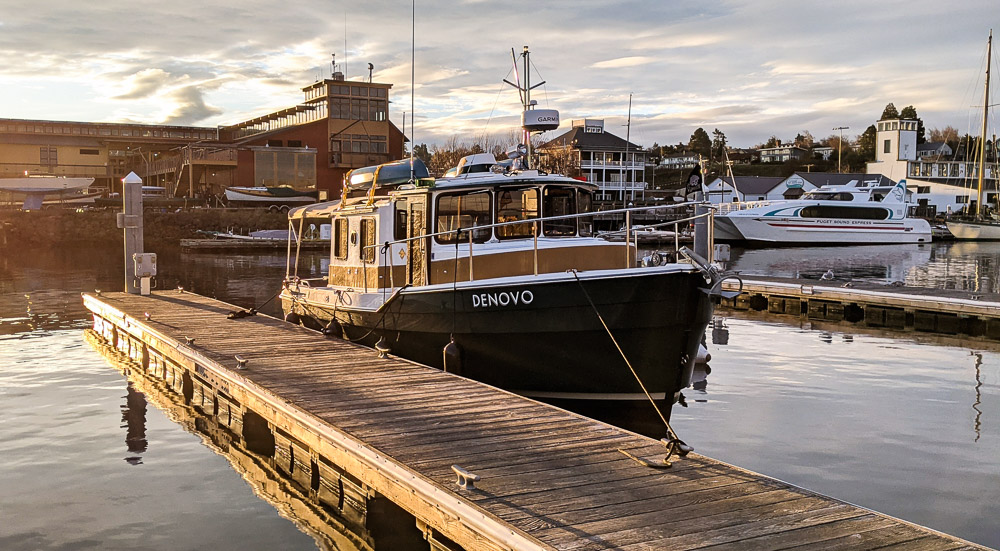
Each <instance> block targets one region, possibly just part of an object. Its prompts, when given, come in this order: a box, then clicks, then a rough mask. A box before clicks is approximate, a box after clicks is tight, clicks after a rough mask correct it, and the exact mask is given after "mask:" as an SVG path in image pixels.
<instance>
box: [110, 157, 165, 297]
mask: <svg viewBox="0 0 1000 551" xmlns="http://www.w3.org/2000/svg"><path fill="white" fill-rule="evenodd" d="M118 227H119V228H121V229H122V230H124V231H125V292H126V293H131V294H133V295H138V294H144V295H148V294H149V282H148V280H147V281H146V285H145V286H146V292H145V293H143V292H142V289H141V286H140V281H139V280H138V278H137V277H136V263H137V260H136V255H137V254H139V253H142V249H143V244H142V178H140V177H139V176H138V175H137V174H136V173H135V172H129V173H128V176H126V177H125V178H124V179H123V180H122V212H120V213H118ZM155 263H156V259H155V257H154V259H153V264H154V269H153V270H154V274H155Z"/></svg>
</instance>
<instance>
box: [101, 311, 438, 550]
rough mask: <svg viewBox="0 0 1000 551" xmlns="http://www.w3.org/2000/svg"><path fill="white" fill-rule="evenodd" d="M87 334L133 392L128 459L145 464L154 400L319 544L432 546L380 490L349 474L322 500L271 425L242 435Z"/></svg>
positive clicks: (125, 412) (127, 406)
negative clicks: (370, 491)
mask: <svg viewBox="0 0 1000 551" xmlns="http://www.w3.org/2000/svg"><path fill="white" fill-rule="evenodd" d="M87 341H88V342H89V343H90V344H91V346H93V347H94V348H95V349H96V350H97V351H99V352H100V353H101V354H103V355H104V356H105V358H106V359H107V361H108V362H109V363H110V364H111V365H112V366H113V367H115V368H116V369H118V370H119V371H120V372H121V373H122V374H123V375H125V377H126V378H127V379H128V394H127V395H126V396H125V403H124V404H123V405H122V406H121V408H122V421H123V424H122V428H124V429H125V447H126V450H127V452H128V455H127V456H126V457H125V458H124V459H125V461H127V462H128V463H130V464H133V465H141V464H142V455H141V454H144V453H146V452H147V447H148V445H149V443H148V442H147V440H146V408H147V402H149V403H151V404H152V405H153V406H155V407H156V408H158V409H160V410H161V411H163V412H164V413H165V414H166V416H167V417H168V418H169V419H170V420H171V421H173V422H174V423H177V424H178V425H180V426H181V427H182V428H183V429H184V430H186V431H187V432H189V433H191V434H195V435H197V436H198V437H200V438H201V440H202V443H203V444H204V445H205V446H206V447H208V448H209V449H211V450H212V451H214V452H215V453H217V454H219V455H221V456H222V457H225V458H226V459H227V460H228V461H229V463H230V464H231V465H232V467H233V469H235V470H236V471H237V472H238V473H239V474H240V476H242V477H243V479H244V480H245V481H246V482H247V484H249V485H250V486H251V487H252V488H253V491H254V494H256V495H257V496H258V497H260V498H262V499H263V500H264V501H266V502H268V503H269V504H270V505H271V506H273V507H274V508H275V509H276V510H277V511H278V514H280V515H281V516H282V517H284V518H287V519H289V520H291V521H292V522H293V523H295V525H296V526H297V527H298V528H299V529H300V530H301V531H302V532H304V533H306V534H308V535H309V536H310V537H312V538H313V539H314V540H315V542H316V546H317V547H318V548H319V549H325V550H356V551H367V550H380V549H386V550H390V549H391V550H396V549H402V550H408V549H414V550H416V549H421V550H426V549H427V548H428V542H427V541H426V540H424V538H423V535H422V532H421V531H420V530H419V529H418V528H417V526H416V522H415V519H414V518H413V517H412V516H410V515H409V514H408V513H406V512H405V511H403V510H402V509H400V508H399V507H398V506H397V505H395V504H393V503H392V502H390V501H389V500H388V499H386V498H384V497H382V496H381V495H376V496H375V497H371V498H369V497H368V496H367V490H366V489H365V488H362V487H361V486H359V485H355V484H352V483H351V481H350V480H348V479H347V478H346V476H347V475H346V474H345V475H344V476H345V478H344V479H342V480H341V481H340V484H339V487H338V485H337V484H334V486H333V491H335V492H336V491H339V492H340V496H339V499H338V500H336V501H337V502H338V504H339V505H340V507H339V508H338V507H336V506H331V505H330V504H326V503H323V502H322V501H321V497H320V492H317V491H310V489H309V488H307V487H305V486H303V485H301V484H300V481H298V480H297V479H295V478H294V477H293V476H290V475H286V474H285V472H284V468H283V466H282V463H281V459H280V457H278V455H279V454H276V453H275V438H274V436H273V435H271V434H270V432H269V431H259V430H257V431H252V430H248V429H245V430H243V431H242V432H243V434H242V435H241V434H237V433H236V432H233V431H231V430H229V429H228V428H226V427H225V426H223V425H221V424H220V423H218V422H216V421H215V418H214V416H213V415H212V412H211V411H203V410H202V409H201V408H200V407H197V406H193V405H191V403H192V402H191V398H190V396H185V395H181V394H178V393H177V392H175V391H174V390H173V389H172V388H171V387H170V386H168V384H167V383H166V382H165V381H162V380H158V379H155V378H153V377H151V376H149V375H147V374H146V373H145V372H144V371H143V370H142V368H141V367H140V366H139V365H138V364H136V363H132V362H129V361H128V360H127V358H125V356H124V355H122V354H121V353H120V352H118V351H117V350H115V349H114V348H112V347H110V346H108V345H106V344H104V342H103V341H102V340H101V338H100V337H98V336H97V334H96V333H93V332H92V331H88V332H87ZM249 415H252V413H249V414H248V415H247V416H249ZM247 424H249V419H248V420H247ZM293 469H294V467H293ZM327 493H329V492H327Z"/></svg>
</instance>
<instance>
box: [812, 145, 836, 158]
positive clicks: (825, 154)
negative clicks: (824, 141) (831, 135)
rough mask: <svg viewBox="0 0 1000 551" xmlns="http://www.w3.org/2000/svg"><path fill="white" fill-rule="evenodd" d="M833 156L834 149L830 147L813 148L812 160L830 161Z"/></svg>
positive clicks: (819, 146) (818, 146)
mask: <svg viewBox="0 0 1000 551" xmlns="http://www.w3.org/2000/svg"><path fill="white" fill-rule="evenodd" d="M832 156H833V148H832V147H830V146H828V145H817V146H816V147H814V148H812V158H813V159H819V160H823V161H829V160H830V157H832Z"/></svg>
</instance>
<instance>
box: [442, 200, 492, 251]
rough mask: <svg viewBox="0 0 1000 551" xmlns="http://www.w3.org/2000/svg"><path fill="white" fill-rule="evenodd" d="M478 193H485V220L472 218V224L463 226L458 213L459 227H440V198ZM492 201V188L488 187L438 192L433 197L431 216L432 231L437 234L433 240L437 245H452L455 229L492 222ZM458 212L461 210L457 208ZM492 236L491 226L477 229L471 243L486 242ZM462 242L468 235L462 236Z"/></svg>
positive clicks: (454, 238) (466, 240) (465, 240)
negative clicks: (432, 213) (486, 201)
mask: <svg viewBox="0 0 1000 551" xmlns="http://www.w3.org/2000/svg"><path fill="white" fill-rule="evenodd" d="M479 194H485V195H486V198H487V199H488V201H489V203H488V206H487V209H486V211H485V212H486V219H485V220H475V219H474V220H473V223H472V224H470V225H468V226H463V225H461V223H462V221H461V214H459V215H458V219H459V227H458V228H454V229H442V228H441V214H440V213H441V200H442V199H449V198H452V197H469V196H472V195H479ZM494 203H495V201H494V197H493V192H492V190H489V189H473V190H464V191H455V192H449V193H440V194H438V195H437V197H435V198H434V218H433V223H434V226H433V227H434V233H437V234H438V235H435V236H434V242H435V243H437V244H439V245H454V244H455V241H456V235H455V233H456V230H459V231H460V230H463V229H465V228H468V227H473V226H485V225H488V224H492V223H493V222H492V220H493V219H494V217H495V215H494V212H495V211H494ZM459 208H461V207H459ZM459 212H461V211H460V210H459ZM466 233H467V232H466ZM492 238H493V228H485V229H479V230H476V232H475V234H474V235H473V238H472V242H473V243H486V242H487V241H489V240H491V239H492ZM462 242H468V235H466V236H464V237H463V238H462Z"/></svg>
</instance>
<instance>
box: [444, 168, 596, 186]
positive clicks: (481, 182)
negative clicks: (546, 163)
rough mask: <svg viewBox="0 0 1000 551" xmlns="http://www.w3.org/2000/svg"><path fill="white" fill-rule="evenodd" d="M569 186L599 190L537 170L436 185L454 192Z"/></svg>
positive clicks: (458, 178) (475, 176)
mask: <svg viewBox="0 0 1000 551" xmlns="http://www.w3.org/2000/svg"><path fill="white" fill-rule="evenodd" d="M528 183H538V184H567V185H573V186H579V187H586V188H590V189H597V184H594V183H592V182H585V181H583V180H577V179H575V178H569V177H567V176H563V175H561V174H545V173H540V172H538V171H537V170H525V171H522V172H512V173H509V174H494V173H491V172H479V173H470V174H462V175H461V176H455V177H454V178H441V179H438V180H437V181H436V182H435V183H434V188H433V189H436V190H445V189H447V190H452V189H467V188H476V187H483V188H492V187H497V186H512V185H513V186H516V185H520V184H528Z"/></svg>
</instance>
